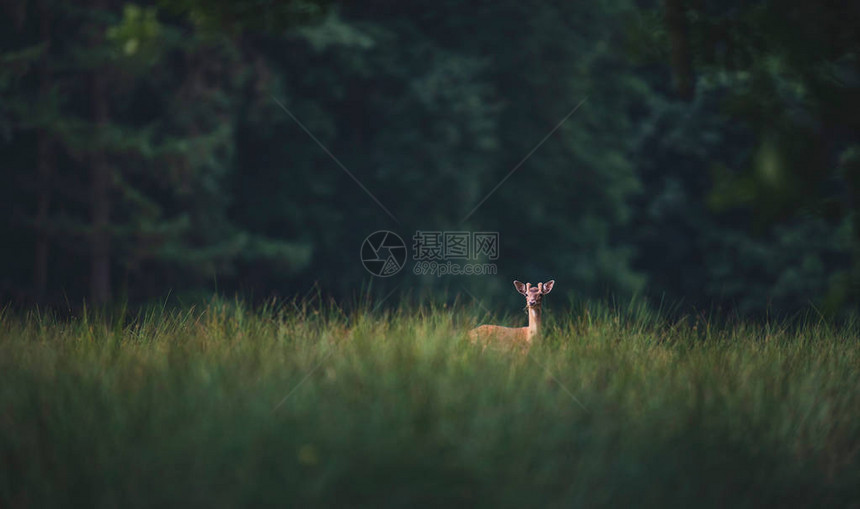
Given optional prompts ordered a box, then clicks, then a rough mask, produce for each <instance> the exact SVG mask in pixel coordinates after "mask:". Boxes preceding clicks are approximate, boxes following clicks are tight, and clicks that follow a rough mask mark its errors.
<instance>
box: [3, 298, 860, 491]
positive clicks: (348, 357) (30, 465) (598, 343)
mask: <svg viewBox="0 0 860 509" xmlns="http://www.w3.org/2000/svg"><path fill="white" fill-rule="evenodd" d="M479 314H480V313H479V310H475V309H464V308H462V307H460V306H457V307H455V308H453V309H452V308H451V307H447V306H441V305H440V306H404V307H403V308H399V309H389V310H373V309H370V308H367V309H358V310H355V311H350V312H346V311H343V310H341V309H339V308H338V307H337V306H335V305H318V306H307V305H301V304H299V303H298V302H285V303H280V304H274V303H273V304H270V305H266V306H262V307H259V308H250V307H248V306H246V305H243V304H242V303H241V302H236V301H224V300H218V299H216V300H213V301H212V302H210V303H209V304H207V305H205V306H202V307H186V308H183V309H167V308H151V309H146V310H141V311H136V312H134V313H129V312H123V311H122V310H119V311H115V312H111V313H93V312H88V311H85V310H84V311H81V312H80V313H77V315H76V316H74V317H71V318H58V317H55V316H53V315H52V314H51V313H47V312H30V313H19V312H12V311H10V310H6V311H3V312H2V315H0V507H9V508H17V507H44V506H52V507H64V506H83V507H120V506H121V507H151V506H171V507H172V506H194V507H198V506H199V507H237V506H263V505H281V506H302V507H307V506H347V507H353V506H397V507H402V506H410V507H411V506H429V505H442V504H452V505H468V506H481V507H512V506H550V507H554V506H564V507H580V506H581V507H591V506H638V507H641V506H662V505H666V504H672V505H694V504H695V505H697V506H729V505H731V506H739V507H751V506H761V505H765V506H777V505H779V506H785V505H799V504H806V505H816V506H853V507H858V506H860V341H858V329H860V328H858V326H857V325H856V324H853V323H847V324H841V325H838V326H837V325H833V324H830V323H828V322H827V321H825V320H822V319H816V318H809V319H805V320H791V321H782V322H779V323H773V322H761V323H745V322H741V321H734V322H729V321H720V320H716V319H713V320H710V319H707V318H704V317H694V316H682V317H674V318H671V319H670V318H667V317H664V316H661V315H660V314H659V313H656V312H653V311H648V310H646V309H645V308H644V307H637V306H631V307H625V308H623V309H620V308H618V307H613V306H606V305H598V304H584V305H581V306H578V307H576V306H575V307H572V308H570V309H569V310H568V311H564V310H561V307H560V306H559V308H553V309H552V310H551V311H550V312H549V314H548V317H547V319H548V323H546V326H547V331H546V334H545V337H544V338H542V340H541V342H540V343H537V344H535V345H534V346H533V347H532V348H531V350H530V351H529V353H528V354H526V355H523V354H518V353H514V352H505V351H496V350H492V349H488V350H486V351H483V350H482V349H481V348H480V347H477V346H475V345H472V344H470V343H469V342H468V341H467V339H466V332H467V330H468V328H469V327H470V326H472V325H474V324H475V323H476V319H477V317H478V315H479ZM486 318H487V317H484V318H483V319H482V321H485V320H486ZM524 318H525V317H524V316H522V315H519V314H517V315H511V316H507V317H497V318H495V319H493V322H494V323H508V324H516V323H524Z"/></svg>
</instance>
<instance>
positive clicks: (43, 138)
mask: <svg viewBox="0 0 860 509" xmlns="http://www.w3.org/2000/svg"><path fill="white" fill-rule="evenodd" d="M39 7H40V9H39V10H40V12H39V16H40V20H39V37H40V39H41V40H42V41H43V42H45V43H47V45H48V49H47V50H46V51H50V48H51V10H50V9H49V8H48V6H47V2H45V1H43V2H41V3H40V5H39ZM50 91H51V74H50V69H49V67H48V56H47V54H46V56H45V57H44V58H43V59H42V62H41V64H40V67H39V98H40V99H41V100H42V101H47V100H48V94H49V93H50ZM37 150H38V153H37V158H38V160H37V162H36V173H37V175H36V178H37V182H36V184H37V186H38V191H37V192H38V197H37V198H36V224H35V227H36V248H35V253H34V261H33V289H34V290H35V294H36V298H37V299H39V300H41V299H42V298H44V296H45V291H46V289H47V287H48V251H49V249H50V236H49V233H48V216H49V214H50V211H51V194H52V193H51V186H52V183H51V176H52V175H53V173H54V163H55V161H54V146H53V140H52V139H51V134H50V133H49V132H48V130H47V128H46V127H42V129H41V130H40V132H39V140H38V149H37Z"/></svg>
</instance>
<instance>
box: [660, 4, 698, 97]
mask: <svg viewBox="0 0 860 509" xmlns="http://www.w3.org/2000/svg"><path fill="white" fill-rule="evenodd" d="M663 8H664V15H665V19H666V29H667V31H668V32H669V43H670V44H671V46H672V48H671V51H672V55H671V60H672V75H673V77H674V80H675V88H676V89H677V91H678V95H679V96H680V97H681V99H684V100H685V101H689V100H690V99H692V98H693V92H694V88H695V83H694V81H693V63H692V59H691V56H690V38H689V34H688V32H687V20H686V18H685V17H684V0H663Z"/></svg>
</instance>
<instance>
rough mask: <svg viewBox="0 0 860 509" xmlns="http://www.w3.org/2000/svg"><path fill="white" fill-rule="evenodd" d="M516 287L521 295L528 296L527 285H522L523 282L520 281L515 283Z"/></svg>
mask: <svg viewBox="0 0 860 509" xmlns="http://www.w3.org/2000/svg"><path fill="white" fill-rule="evenodd" d="M514 286H515V287H516V288H517V291H518V292H520V293H521V294H523V295H525V294H526V285H525V283H521V282H519V281H514Z"/></svg>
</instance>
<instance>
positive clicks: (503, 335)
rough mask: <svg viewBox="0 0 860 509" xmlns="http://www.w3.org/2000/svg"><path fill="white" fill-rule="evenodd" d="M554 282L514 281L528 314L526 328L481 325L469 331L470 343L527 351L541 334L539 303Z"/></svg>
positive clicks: (550, 289)
mask: <svg viewBox="0 0 860 509" xmlns="http://www.w3.org/2000/svg"><path fill="white" fill-rule="evenodd" d="M553 285H555V280H550V281H547V282H546V283H538V284H537V286H532V285H531V283H521V282H520V281H514V287H515V288H516V289H517V291H518V292H520V293H521V294H523V295H524V296H525V298H526V308H527V309H528V313H529V325H528V327H502V326H500V325H481V326H480V327H476V328H474V329H472V330H470V331H469V338H470V339H471V340H472V342H473V343H474V342H476V341H480V342H482V343H484V348H486V347H487V346H488V345H489V344H490V343H494V344H498V345H502V346H507V347H515V346H518V347H520V348H522V349H524V350H528V349H529V348H530V347H531V345H532V343H533V342H534V340H535V339H536V338H538V337H540V333H541V301H542V299H543V296H544V295H546V294H548V293H549V292H551V291H552V287H553Z"/></svg>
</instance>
